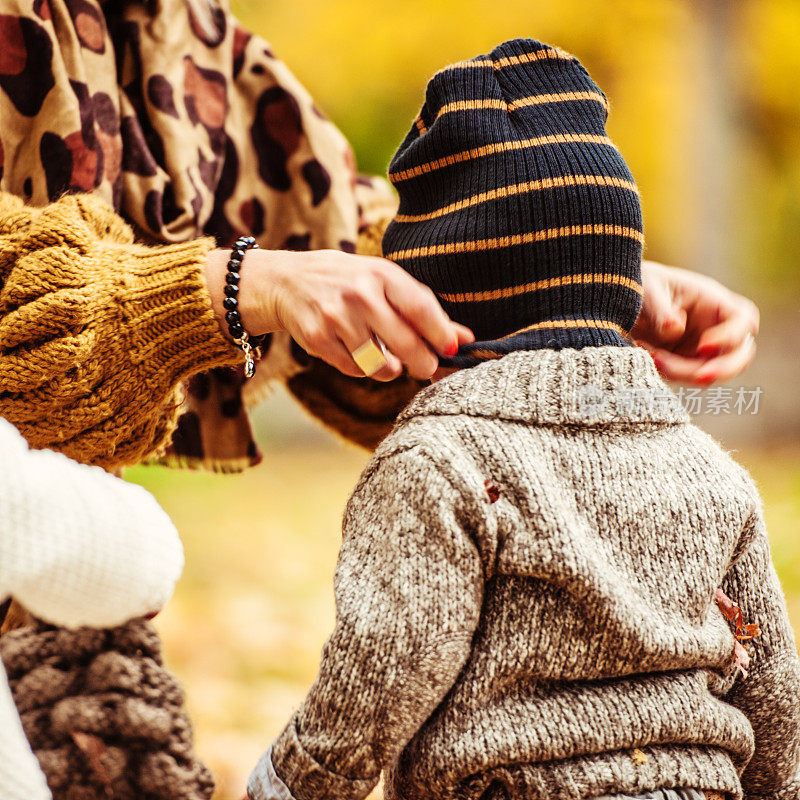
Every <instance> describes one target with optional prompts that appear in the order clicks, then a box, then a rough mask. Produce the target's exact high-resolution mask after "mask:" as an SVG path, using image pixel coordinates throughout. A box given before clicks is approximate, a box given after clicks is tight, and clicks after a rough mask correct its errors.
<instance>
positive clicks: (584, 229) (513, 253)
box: [383, 39, 644, 366]
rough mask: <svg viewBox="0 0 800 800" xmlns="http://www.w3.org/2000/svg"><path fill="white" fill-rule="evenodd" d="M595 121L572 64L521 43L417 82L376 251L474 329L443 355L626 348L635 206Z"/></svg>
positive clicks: (465, 362)
mask: <svg viewBox="0 0 800 800" xmlns="http://www.w3.org/2000/svg"><path fill="white" fill-rule="evenodd" d="M607 116H608V102H607V100H606V98H605V95H604V94H603V93H602V92H601V91H600V89H599V88H598V87H597V85H596V84H595V83H594V81H592V79H591V78H590V77H589V73H588V72H587V71H586V69H585V68H584V67H583V66H582V65H581V63H580V62H579V61H578V60H577V59H576V58H574V57H573V56H570V55H569V54H567V53H565V52H563V51H562V50H559V49H557V48H555V47H551V46H549V45H545V44H542V43H541V42H537V41H533V40H531V39H515V40H514V41H510V42H506V43H505V44H501V45H500V46H499V47H496V48H495V49H494V50H493V51H492V52H491V53H490V54H489V55H488V56H479V57H478V58H474V59H472V60H471V61H464V62H461V63H458V64H453V65H452V66H450V67H447V68H445V69H444V70H442V71H441V72H439V73H437V74H436V75H434V77H433V78H432V79H431V81H430V82H429V83H428V89H427V93H426V98H425V104H424V105H423V107H422V111H421V112H420V114H419V116H418V117H417V119H416V121H415V122H414V124H413V126H412V128H411V131H410V132H409V134H408V135H407V136H406V138H405V139H404V141H403V143H402V144H401V145H400V148H399V150H398V151H397V153H396V154H395V156H394V159H393V160H392V163H391V165H390V167H389V179H390V180H391V181H392V183H393V184H394V185H395V187H396V188H397V190H398V192H399V194H400V208H399V211H398V214H397V216H396V217H395V218H394V220H393V221H392V222H391V223H390V225H389V227H388V228H387V230H386V233H385V235H384V237H383V251H384V255H385V256H386V258H388V259H390V260H392V261H395V262H397V263H398V264H399V265H400V266H402V267H404V268H405V269H406V270H407V271H408V272H410V273H411V274H412V275H413V276H414V277H415V278H417V279H418V280H420V281H422V283H424V284H426V285H428V286H429V287H430V288H431V289H433V290H434V292H435V293H436V294H437V296H438V298H439V299H440V301H441V303H442V305H443V307H444V309H445V311H447V313H448V314H449V315H450V316H451V318H452V319H454V320H456V321H458V322H461V323H463V324H465V325H467V326H469V327H470V328H472V330H473V331H474V333H475V336H476V342H475V344H472V345H467V346H465V347H462V348H461V349H460V350H459V352H458V354H457V355H456V357H455V358H453V359H451V360H450V361H447V362H445V361H444V360H443V363H450V364H453V365H455V366H469V365H471V364H473V363H475V362H476V361H479V360H483V359H487V358H497V357H499V356H501V355H503V354H505V353H508V352H511V351H514V350H531V349H537V348H555V349H560V348H563V347H574V348H581V347H586V346H599V345H625V344H629V343H630V339H629V337H628V333H629V331H630V329H631V328H632V326H633V324H634V322H635V321H636V317H637V315H638V313H639V307H640V304H641V294H642V287H641V255H642V244H643V240H644V237H643V233H642V212H641V206H640V203H639V195H638V192H637V189H636V185H635V184H634V181H633V177H632V175H631V173H630V171H629V170H628V167H627V165H626V164H625V161H624V160H623V158H622V155H621V154H620V152H619V151H618V150H617V148H616V147H615V146H614V144H613V143H612V141H611V140H610V139H609V138H608V136H607V134H606V129H605V122H606V118H607Z"/></svg>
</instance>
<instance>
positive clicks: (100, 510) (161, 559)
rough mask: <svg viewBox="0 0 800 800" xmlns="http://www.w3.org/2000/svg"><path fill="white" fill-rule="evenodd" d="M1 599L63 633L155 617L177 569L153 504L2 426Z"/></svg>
mask: <svg viewBox="0 0 800 800" xmlns="http://www.w3.org/2000/svg"><path fill="white" fill-rule="evenodd" d="M0 552H1V553H2V558H0V600H2V599H4V598H6V597H8V596H13V597H14V598H16V599H17V600H18V601H19V602H20V603H22V604H23V605H24V606H25V608H26V609H27V610H28V611H30V612H31V613H32V614H33V615H34V616H36V617H39V618H41V619H44V620H45V621H47V622H50V623H52V624H55V625H60V626H63V627H69V628H74V627H79V626H82V625H91V626H96V627H111V626H114V625H120V624H122V623H123V622H126V621H127V620H129V619H131V618H133V617H139V616H143V615H145V614H149V613H150V612H154V611H158V610H159V609H160V608H162V607H163V606H164V605H165V604H166V602H167V600H169V598H170V596H171V595H172V591H173V589H174V587H175V583H176V581H177V580H178V578H179V577H180V574H181V570H182V569H183V548H182V546H181V542H180V539H179V537H178V532H177V531H176V530H175V526H174V525H173V524H172V522H171V521H170V519H169V517H168V516H167V514H166V513H165V512H164V511H163V510H162V508H161V507H160V506H159V505H158V503H157V502H156V500H155V498H154V497H153V496H152V495H151V494H149V493H148V492H147V491H145V490H144V489H143V488H141V487H140V486H135V485H133V484H129V483H126V482H125V481H123V480H121V479H120V478H116V477H114V476H113V475H109V474H108V473H107V472H104V471H103V470H102V469H100V468H99V467H90V466H87V465H85V464H77V463H75V462H74V461H71V460H70V459H68V458H66V456H63V455H61V454H60V453H54V452H52V451H48V450H42V451H37V450H28V446H27V444H26V443H25V441H24V440H23V439H22V437H21V436H20V435H19V434H18V433H17V432H16V431H15V430H14V428H13V426H12V425H10V424H9V423H8V422H6V421H4V420H0Z"/></svg>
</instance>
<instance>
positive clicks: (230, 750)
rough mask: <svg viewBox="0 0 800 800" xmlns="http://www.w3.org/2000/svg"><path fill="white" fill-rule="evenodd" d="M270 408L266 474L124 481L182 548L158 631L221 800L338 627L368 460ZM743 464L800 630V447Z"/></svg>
mask: <svg viewBox="0 0 800 800" xmlns="http://www.w3.org/2000/svg"><path fill="white" fill-rule="evenodd" d="M268 406H269V404H268ZM272 408H273V409H274V408H277V409H278V410H277V411H275V414H277V417H276V419H277V421H278V422H279V423H280V425H278V426H277V428H276V426H275V425H273V426H271V428H270V430H272V431H273V436H272V441H270V442H269V443H268V444H269V450H268V452H267V457H266V458H265V461H264V463H263V464H262V465H260V466H259V467H257V468H256V469H253V470H251V471H249V472H247V473H245V474H243V475H239V476H235V477H233V476H213V475H205V474H200V473H189V472H172V471H169V470H165V469H161V468H137V469H135V470H131V471H130V472H129V473H128V474H127V476H126V477H127V478H128V479H130V480H134V481H136V482H138V483H141V484H143V485H145V486H146V487H147V488H149V489H151V490H152V491H153V492H154V493H155V495H156V496H157V497H158V498H159V500H160V501H161V503H162V504H163V505H164V507H165V508H166V510H167V511H168V512H169V513H170V514H171V515H172V518H173V520H174V521H175V524H176V525H177V527H178V529H179V530H180V532H181V535H182V537H183V540H184V544H185V547H186V554H187V565H186V570H185V572H184V576H183V578H182V580H181V582H180V584H179V586H178V590H177V592H176V595H175V597H174V599H173V601H172V602H171V603H170V605H169V606H168V607H167V609H165V611H163V612H162V613H161V614H160V615H159V617H158V618H157V620H156V623H157V624H158V626H159V627H160V629H161V632H162V634H163V637H164V641H165V646H166V650H167V658H168V661H169V664H170V666H171V668H172V669H173V670H174V671H175V672H176V673H177V674H178V676H179V677H180V678H181V680H182V681H183V683H184V685H185V687H186V690H187V694H188V698H189V706H190V710H191V713H192V716H193V719H194V723H195V730H196V738H197V747H198V750H199V752H200V754H201V755H202V756H203V758H205V760H206V761H207V762H208V764H209V765H210V766H211V768H212V769H213V770H214V772H215V774H216V776H217V783H218V791H217V795H216V800H238V798H241V797H242V796H243V794H244V787H245V783H246V779H247V775H248V774H249V772H250V770H251V769H252V767H253V766H254V764H255V763H256V761H257V759H258V757H259V756H260V755H261V753H262V751H263V750H264V749H265V748H266V747H267V746H268V745H269V743H270V742H271V741H272V739H273V737H274V736H275V735H276V734H277V733H279V731H280V730H281V729H282V727H283V725H284V724H285V722H286V720H287V719H288V717H289V715H290V714H291V712H292V710H293V709H294V708H295V707H296V706H297V704H298V703H299V702H300V701H301V700H302V698H303V697H304V695H305V693H306V691H307V689H308V687H309V686H310V684H311V682H312V680H313V678H314V676H315V675H316V671H317V666H318V661H319V654H320V650H321V647H322V644H323V642H324V640H325V638H326V637H327V635H328V634H329V633H330V631H331V629H332V625H333V617H334V613H333V591H332V575H333V568H334V564H335V560H336V553H337V550H338V545H339V529H340V516H341V512H342V509H343V508H344V504H345V501H346V499H347V496H348V494H349V492H350V490H351V489H352V487H353V486H354V484H355V481H356V478H357V476H358V474H359V472H360V471H361V469H362V467H363V465H364V463H365V462H366V455H365V454H363V453H361V452H360V451H356V450H353V449H350V448H347V447H343V446H341V445H339V444H338V443H336V442H334V441H333V440H332V439H330V438H328V437H326V436H322V435H319V434H317V433H314V432H313V431H312V432H311V433H309V429H308V428H307V427H304V426H303V425H299V424H297V423H296V421H291V420H289V421H286V420H285V419H284V418H283V417H282V416H281V414H282V413H283V412H282V411H281V410H280V406H273V407H272ZM263 413H267V414H268V415H270V414H272V413H273V412H272V411H270V410H269V409H268V410H267V411H266V412H263ZM276 419H273V423H274V422H275V421H276ZM276 429H282V430H284V435H283V436H282V437H281V436H276V435H275V433H274V432H275V430H276ZM737 457H738V459H739V460H740V461H741V462H742V463H744V464H745V465H746V466H747V467H748V468H750V470H751V471H752V473H753V475H754V476H755V478H756V480H757V481H758V483H759V485H760V487H761V489H762V493H763V497H764V501H765V505H766V509H767V521H768V524H769V528H770V535H771V538H772V542H773V553H774V558H775V563H776V565H777V567H778V571H779V573H780V574H781V578H782V580H783V582H784V588H785V591H786V596H787V601H788V604H789V611H790V614H791V616H792V618H793V620H794V624H795V626H796V628H797V626H798V625H800V542H798V538H797V522H798V520H800V448H798V447H797V446H792V447H790V446H788V445H787V446H782V447H780V448H772V449H766V448H765V449H762V450H752V451H746V452H742V453H739V454H737Z"/></svg>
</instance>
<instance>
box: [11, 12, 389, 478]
mask: <svg viewBox="0 0 800 800" xmlns="http://www.w3.org/2000/svg"><path fill="white" fill-rule="evenodd" d="M204 22H205V24H204ZM209 23H210V24H209ZM0 119H1V120H2V124H1V125H0V189H3V190H4V191H7V192H11V193H13V194H15V195H18V196H19V197H22V198H23V199H24V200H25V201H27V202H29V203H32V204H34V205H44V204H46V203H48V202H49V201H52V200H53V199H55V198H56V197H58V196H59V195H61V194H63V193H64V192H94V193H95V194H97V195H99V196H100V197H102V198H103V199H105V200H106V201H107V202H108V203H110V204H112V205H113V207H114V208H115V209H116V210H117V211H118V212H119V213H120V214H121V215H122V216H123V217H124V218H125V219H126V220H127V221H128V222H129V223H131V224H132V225H133V226H134V229H135V231H136V232H137V235H138V236H139V237H140V238H141V239H142V240H143V241H149V242H156V243H158V242H165V243H173V242H182V241H187V240H190V239H192V238H195V237H197V236H200V235H203V234H206V235H211V236H214V237H215V238H216V240H217V242H218V244H219V245H220V246H226V245H230V244H231V243H232V242H233V241H234V240H235V239H236V237H237V236H239V235H242V234H252V235H253V236H255V237H256V238H257V241H258V243H259V245H260V246H261V247H264V248H270V249H290V250H311V249H322V248H334V249H338V250H343V251H349V252H352V251H355V249H356V241H357V237H358V233H359V230H360V229H361V230H363V229H364V228H365V227H366V226H367V225H368V224H369V223H370V222H371V221H372V219H375V218H377V217H380V216H386V215H391V213H392V210H393V205H394V200H393V198H392V195H391V194H390V192H389V191H388V190H387V189H386V188H385V185H383V184H382V182H381V181H376V180H372V179H365V178H361V177H359V176H358V175H357V174H356V171H355V162H354V158H353V155H352V152H351V150H350V148H349V146H348V144H347V142H346V141H345V140H344V138H343V137H342V135H341V134H340V133H339V131H338V130H337V129H336V127H335V126H334V125H333V124H332V123H331V122H330V121H328V120H327V119H326V118H325V116H324V114H323V113H322V112H321V111H320V110H319V108H318V107H317V106H316V105H315V104H314V102H313V101H312V99H311V97H310V96H309V95H308V93H307V92H306V91H305V90H304V89H303V87H302V86H301V85H300V84H299V83H298V81H297V80H296V79H295V78H294V77H293V75H292V74H291V73H290V72H289V70H288V69H287V68H286V67H285V66H284V65H283V64H282V63H281V62H280V61H279V60H278V59H277V58H276V57H275V55H274V54H273V52H272V50H271V48H270V46H269V45H268V44H267V43H266V42H265V41H263V40H262V39H260V38H259V37H257V36H254V35H251V34H250V33H248V32H246V31H244V30H242V28H241V27H240V26H239V25H238V23H237V22H236V20H235V19H234V18H233V17H232V16H231V15H230V14H229V13H228V11H227V9H226V8H223V7H221V6H211V7H210V19H209V20H205V21H203V20H200V19H198V18H197V17H196V15H195V13H194V11H193V8H192V6H191V4H190V3H189V2H187V0H157V1H156V2H141V0H134V1H133V2H122V0H106V2H98V0H0ZM307 364H308V360H307V359H305V358H303V354H302V353H300V352H298V350H297V348H293V347H292V345H291V341H290V340H289V338H288V336H286V335H276V336H274V337H272V340H271V342H270V346H269V348H268V351H267V353H266V356H265V358H264V359H263V360H262V362H261V363H260V365H259V370H258V374H257V376H256V378H255V379H254V380H253V381H251V382H250V383H249V384H248V386H247V398H246V399H247V400H249V401H250V402H256V401H258V400H259V399H260V398H261V397H262V396H263V394H264V392H265V390H266V387H267V386H268V384H269V383H270V381H272V380H274V379H276V378H278V379H286V380H288V379H290V378H292V377H296V376H297V375H298V373H300V372H302V371H303V369H304V368H306V366H307ZM187 388H188V391H187V393H186V400H185V403H184V406H185V407H184V409H183V410H184V412H185V413H184V414H183V415H182V417H181V419H180V422H179V425H178V429H177V431H176V434H175V437H174V440H173V443H172V446H171V450H170V452H169V453H168V454H167V462H168V463H175V462H179V463H180V464H182V465H184V466H198V465H203V466H206V467H211V468H214V469H218V470H223V471H232V470H237V469H241V468H243V467H245V466H247V465H250V464H253V463H256V462H257V461H258V460H259V458H260V456H259V453H258V451H257V448H256V445H255V444H254V441H253V438H252V435H251V431H250V425H249V422H248V419H247V416H246V412H245V409H244V404H243V402H242V388H243V387H242V377H241V374H239V373H237V372H236V371H233V370H216V371H214V372H212V373H209V374H204V375H199V376H197V377H196V378H195V379H193V380H192V381H190V382H189V385H188V387H187Z"/></svg>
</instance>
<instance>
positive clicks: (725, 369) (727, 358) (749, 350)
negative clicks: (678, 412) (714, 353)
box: [695, 334, 756, 385]
mask: <svg viewBox="0 0 800 800" xmlns="http://www.w3.org/2000/svg"><path fill="white" fill-rule="evenodd" d="M755 354H756V340H755V337H754V336H753V335H752V334H746V335H745V338H744V340H743V341H742V342H741V344H739V346H738V347H736V348H734V349H733V350H731V351H730V352H728V353H724V354H723V355H721V356H718V357H717V358H711V359H709V360H707V361H705V362H704V363H703V366H702V367H701V368H700V369H699V370H698V371H697V374H696V376H695V382H696V383H700V384H704V385H708V384H711V383H716V382H717V381H727V380H729V379H730V378H733V377H735V376H736V375H738V374H739V373H740V372H743V371H744V370H745V369H746V368H747V367H748V366H749V365H750V362H751V361H752V360H753V358H754V357H755Z"/></svg>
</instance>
